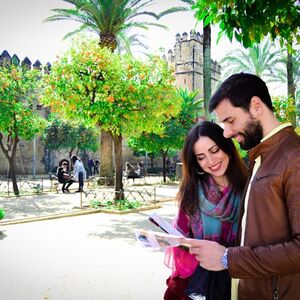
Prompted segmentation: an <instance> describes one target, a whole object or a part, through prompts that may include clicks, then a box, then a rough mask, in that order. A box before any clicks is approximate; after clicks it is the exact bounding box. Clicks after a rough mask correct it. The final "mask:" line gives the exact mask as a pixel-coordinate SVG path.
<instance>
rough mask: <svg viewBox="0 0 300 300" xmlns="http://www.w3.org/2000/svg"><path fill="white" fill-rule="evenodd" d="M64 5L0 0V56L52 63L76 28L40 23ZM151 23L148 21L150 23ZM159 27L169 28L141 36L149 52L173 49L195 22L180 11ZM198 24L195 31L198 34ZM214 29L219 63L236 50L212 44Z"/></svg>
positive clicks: (164, 1)
mask: <svg viewBox="0 0 300 300" xmlns="http://www.w3.org/2000/svg"><path fill="white" fill-rule="evenodd" d="M157 2H158V4H157V6H154V7H153V9H154V10H157V9H159V10H162V9H165V8H167V7H170V6H171V5H174V3H175V4H176V3H177V4H178V1H176V0H158V1H157ZM66 6H67V3H65V2H64V1H62V0H0V54H1V53H2V52H3V51H4V50H7V51H8V52H9V54H10V55H11V56H12V55H13V54H16V55H17V56H18V57H19V58H20V59H21V61H22V60H23V59H24V58H25V57H26V56H27V57H28V58H29V59H30V60H31V62H32V63H34V62H35V61H36V60H37V59H38V60H40V62H41V63H42V64H46V63H47V62H52V61H54V60H55V57H56V55H59V54H60V52H61V51H64V50H65V49H66V48H67V47H68V46H69V44H70V40H71V39H67V40H63V37H64V36H65V35H66V34H67V33H68V32H70V31H72V30H74V29H76V28H77V27H78V25H77V23H75V22H71V21H59V22H47V23H43V20H44V19H45V18H47V17H49V16H51V15H52V12H51V11H50V10H51V9H52V8H62V7H66ZM151 21H152V20H151ZM160 23H162V24H163V25H166V26H168V27H169V31H165V30H163V29H160V28H155V27H153V28H151V29H150V30H148V31H144V32H143V34H144V35H145V36H147V37H148V39H147V40H146V42H147V44H148V45H149V46H150V47H151V49H152V50H153V52H156V51H157V50H158V49H159V48H160V47H162V48H164V49H165V50H166V53H167V51H168V50H169V49H172V50H173V47H174V44H175V35H176V34H177V33H180V34H182V33H183V32H187V33H189V32H190V30H191V29H193V28H195V24H196V21H195V19H194V17H193V12H180V13H177V14H173V15H169V16H166V17H165V18H164V19H163V21H161V22H160ZM201 27H202V25H201V24H200V23H199V24H198V26H197V27H196V28H195V29H196V31H199V32H202V28H201ZM216 35H217V30H215V29H213V30H212V59H214V60H220V59H221V58H222V57H224V56H225V55H226V52H227V51H229V50H232V49H235V48H236V47H241V46H240V45H239V44H238V43H230V42H229V40H228V39H227V38H226V37H224V38H222V39H221V41H220V43H219V44H218V45H216Z"/></svg>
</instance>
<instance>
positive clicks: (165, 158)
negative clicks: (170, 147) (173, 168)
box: [162, 153, 167, 183]
mask: <svg viewBox="0 0 300 300" xmlns="http://www.w3.org/2000/svg"><path fill="white" fill-rule="evenodd" d="M162 158H163V180H164V183H166V182H167V172H166V160H167V154H166V153H163V154H162Z"/></svg>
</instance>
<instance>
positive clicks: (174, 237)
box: [135, 213, 189, 248]
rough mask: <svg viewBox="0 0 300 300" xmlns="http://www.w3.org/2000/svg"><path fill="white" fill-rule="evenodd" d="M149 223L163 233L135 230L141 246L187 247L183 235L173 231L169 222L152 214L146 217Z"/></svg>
mask: <svg viewBox="0 0 300 300" xmlns="http://www.w3.org/2000/svg"><path fill="white" fill-rule="evenodd" d="M148 219H149V221H150V222H152V223H153V224H154V225H156V226H157V227H159V228H160V229H161V230H163V231H164V233H163V232H156V231H151V230H144V229H136V230H135V235H136V238H137V240H138V242H139V243H140V245H141V246H143V247H147V248H165V247H178V246H180V247H184V248H186V247H189V245H188V244H187V242H186V239H185V237H184V235H183V234H182V233H181V232H179V231H178V230H177V229H175V228H174V227H173V226H172V225H171V224H170V223H169V222H167V221H166V220H165V219H164V218H163V217H161V216H160V215H158V214H157V213H152V214H150V215H149V217H148Z"/></svg>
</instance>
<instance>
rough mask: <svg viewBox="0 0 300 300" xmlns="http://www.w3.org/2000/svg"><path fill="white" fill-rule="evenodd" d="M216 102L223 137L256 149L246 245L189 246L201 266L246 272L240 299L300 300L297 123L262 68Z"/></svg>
mask: <svg viewBox="0 0 300 300" xmlns="http://www.w3.org/2000/svg"><path fill="white" fill-rule="evenodd" d="M209 109H210V111H215V113H216V115H217V117H218V119H219V121H220V122H221V123H223V125H224V136H225V137H228V138H235V139H236V140H237V141H238V142H239V144H240V146H241V148H242V149H246V150H250V151H249V159H250V172H251V176H250V178H249V181H248V184H247V186H246V188H245V197H244V199H243V203H242V204H241V215H240V232H239V241H238V242H239V243H240V245H241V246H239V247H232V248H228V249H225V247H223V246H221V245H219V244H218V243H215V242H211V241H205V240H202V241H196V240H191V241H190V244H191V245H192V247H191V248H190V252H191V253H192V254H195V256H196V258H197V259H198V260H199V262H200V265H201V266H202V267H204V268H206V269H208V270H214V271H219V270H224V269H226V268H228V270H229V273H230V275H231V277H232V278H239V279H240V280H239V282H238V283H237V284H238V291H237V290H236V291H235V292H236V293H238V299H239V300H245V299H247V300H250V299H257V300H264V299H284V300H295V299H300V137H299V136H298V135H297V134H296V133H295V131H294V129H293V127H292V126H291V124H280V123H279V121H278V120H277V118H276V117H275V116H274V114H273V107H272V102H271V98H270V95H269V91H268V89H267V87H266V84H265V82H264V81H262V80H261V79H260V78H259V77H257V76H255V75H251V74H244V73H240V74H235V75H232V76H231V77H229V78H228V79H227V80H225V81H224V82H223V83H222V85H221V86H220V88H219V89H218V90H217V91H216V93H215V94H214V95H213V97H212V99H211V101H210V104H209ZM236 286H237V285H236ZM235 292H234V284H233V295H235Z"/></svg>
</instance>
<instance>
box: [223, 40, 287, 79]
mask: <svg viewBox="0 0 300 300" xmlns="http://www.w3.org/2000/svg"><path fill="white" fill-rule="evenodd" d="M282 57H283V54H282V51H281V50H276V49H274V48H273V45H272V44H271V43H270V41H269V40H268V39H265V40H264V41H263V42H262V43H261V44H255V45H254V46H253V47H251V48H248V49H241V48H239V49H236V50H233V51H230V52H229V53H227V54H226V56H225V57H224V58H223V59H221V61H220V63H221V64H222V68H223V70H224V73H223V77H224V78H227V77H228V76H230V75H231V74H233V73H238V72H247V73H251V74H255V75H257V76H259V77H262V78H263V79H264V80H265V81H267V82H272V81H274V79H275V77H276V76H277V74H278V72H279V70H280V62H281V60H282Z"/></svg>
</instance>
